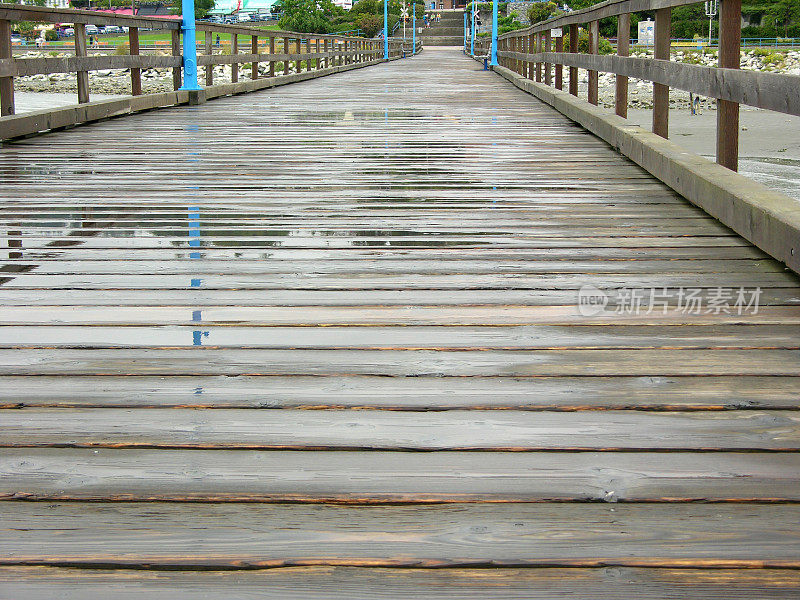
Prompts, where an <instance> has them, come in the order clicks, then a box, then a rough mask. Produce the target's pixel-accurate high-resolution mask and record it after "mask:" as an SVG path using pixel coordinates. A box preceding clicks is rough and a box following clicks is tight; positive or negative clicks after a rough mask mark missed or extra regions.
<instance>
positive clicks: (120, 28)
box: [102, 25, 122, 33]
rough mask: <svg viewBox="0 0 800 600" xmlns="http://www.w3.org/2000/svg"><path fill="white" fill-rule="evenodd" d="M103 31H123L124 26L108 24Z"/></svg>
mask: <svg viewBox="0 0 800 600" xmlns="http://www.w3.org/2000/svg"><path fill="white" fill-rule="evenodd" d="M102 33H122V27H118V26H117V25H106V26H105V27H104V28H103V31H102Z"/></svg>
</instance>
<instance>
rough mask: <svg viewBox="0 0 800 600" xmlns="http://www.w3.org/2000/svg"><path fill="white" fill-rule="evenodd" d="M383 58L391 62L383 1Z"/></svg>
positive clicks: (387, 25)
mask: <svg viewBox="0 0 800 600" xmlns="http://www.w3.org/2000/svg"><path fill="white" fill-rule="evenodd" d="M184 1H185V0H184ZM383 58H384V60H389V0H383Z"/></svg>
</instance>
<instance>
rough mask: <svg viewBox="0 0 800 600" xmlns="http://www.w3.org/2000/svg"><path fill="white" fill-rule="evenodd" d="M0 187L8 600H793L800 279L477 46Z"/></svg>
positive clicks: (59, 161)
mask: <svg viewBox="0 0 800 600" xmlns="http://www.w3.org/2000/svg"><path fill="white" fill-rule="evenodd" d="M0 172H1V173H2V179H3V182H4V185H3V187H2V190H0V207H1V208H2V214H0V232H2V235H3V237H4V238H6V239H5V240H4V243H3V244H2V245H3V246H5V248H3V250H2V259H3V260H2V266H0V271H2V273H0V303H1V304H2V307H0V332H2V338H1V339H0V405H1V406H2V411H1V412H0V419H1V421H0V422H1V423H2V426H1V427H0V445H2V448H1V449H0V475H2V476H1V477H0V498H1V499H2V500H4V502H2V504H0V511H1V514H2V517H0V518H1V519H2V524H3V525H2V528H0V590H2V591H0V597H2V598H12V597H14V598H21V597H25V598H38V597H53V595H54V593H55V592H57V595H58V597H60V598H81V599H84V598H94V597H97V598H108V597H112V596H113V597H117V598H123V599H124V598H134V597H137V598H138V597H143V595H146V596H147V597H148V598H170V599H175V598H196V597H198V596H199V595H202V594H211V595H214V594H217V595H224V596H226V597H230V598H246V597H247V598H249V597H258V598H282V599H285V598H330V597H340V596H341V597H348V598H351V599H352V598H401V597H403V598H414V599H417V598H437V599H438V598H495V597H496V598H519V599H522V598H525V599H530V598H553V597H564V598H573V597H574V598H586V597H592V598H620V597H625V598H665V597H679V598H717V597H722V596H724V597H726V598H747V599H748V600H752V599H753V598H788V597H793V596H794V597H796V595H797V594H798V593H800V571H797V570H796V569H797V568H799V567H800V552H799V550H800V531H799V530H798V527H797V524H798V519H800V506H798V504H797V502H798V501H800V455H799V454H798V452H797V450H798V448H800V426H799V425H800V411H799V410H798V399H799V398H800V386H799V385H798V383H800V379H798V376H800V352H798V346H800V281H798V278H797V277H796V276H794V275H792V274H790V273H788V272H786V271H785V270H784V269H783V268H782V266H781V265H780V264H778V263H776V262H775V261H773V260H771V259H769V258H768V257H766V256H765V255H764V254H763V253H761V252H760V251H759V250H758V249H756V248H754V247H752V246H751V245H749V244H748V243H747V242H746V241H744V240H743V239H741V238H739V237H738V236H737V235H735V234H734V233H732V232H731V231H730V230H728V229H726V228H725V227H723V226H721V225H720V224H718V223H717V222H716V221H714V220H713V219H711V218H709V217H708V216H706V215H705V214H704V213H702V212H701V211H699V210H697V209H696V208H694V207H692V206H691V205H689V204H688V203H687V202H685V201H684V200H682V199H681V198H680V197H677V196H676V195H675V194H674V193H673V192H671V191H670V190H669V189H667V188H666V187H665V186H663V185H662V184H661V183H659V182H658V181H656V180H654V179H653V178H651V177H650V176H649V175H648V174H647V173H645V172H644V171H642V170H641V169H639V168H638V167H636V166H635V165H633V164H632V163H630V162H629V161H627V160H625V159H623V158H621V157H620V156H619V155H618V154H616V153H615V152H614V151H613V150H612V149H611V148H609V147H608V146H607V145H605V144H604V143H602V142H600V141H598V140H597V139H595V138H593V137H592V136H591V135H589V134H587V133H586V132H584V131H583V130H581V129H580V128H578V127H576V126H574V125H572V124H571V123H570V122H569V121H567V120H566V119H565V118H563V117H562V116H561V115H559V114H558V113H556V112H554V111H553V110H551V109H550V108H548V107H546V106H544V105H542V104H540V103H538V102H537V101H535V100H533V99H532V98H530V97H528V96H526V95H525V94H523V93H522V92H520V91H518V90H516V89H515V88H513V87H512V86H510V85H509V84H507V83H505V82H503V81H501V80H500V79H499V78H497V77H496V76H494V75H492V74H491V73H487V72H483V71H481V70H480V65H478V64H477V63H475V62H473V61H470V60H467V59H466V58H463V57H461V56H460V55H458V54H456V53H455V52H454V51H448V50H439V51H432V50H426V52H425V53H423V55H421V56H420V57H417V58H414V59H409V60H404V61H397V62H395V63H392V64H390V65H387V66H381V67H374V68H369V69H362V70H358V71H354V72H351V73H347V74H344V75H340V76H334V77H328V78H325V79H322V80H319V81H312V82H307V83H301V84H296V85H292V86H288V87H283V88H279V89H276V90H273V91H268V92H263V93H257V94H251V95H246V96H240V97H234V98H227V99H222V100H217V101H214V102H210V103H208V104H206V105H203V106H200V107H193V108H180V109H170V110H161V111H158V112H153V113H149V114H140V115H137V116H132V117H127V118H124V119H118V120H113V121H108V122H105V123H100V124H96V125H92V126H86V127H81V128H78V129H75V130H72V131H67V132H62V133H55V134H52V135H47V136H42V137H38V138H33V139H30V140H28V141H23V142H19V143H16V144H13V145H9V146H6V147H3V148H2V149H0ZM585 285H591V286H596V287H597V288H604V289H606V288H610V289H611V290H612V292H610V295H611V298H612V300H611V303H610V304H609V305H608V306H607V307H606V310H604V311H602V312H600V313H599V314H596V315H592V316H588V315H584V314H581V311H579V309H578V298H579V289H580V288H581V287H582V286H585ZM664 288H668V290H667V293H666V295H664V293H663V291H664ZM681 288H683V290H684V292H686V291H687V290H694V289H699V290H700V291H699V292H698V293H699V297H701V298H702V299H703V301H704V302H705V303H706V304H704V305H703V309H702V310H701V311H699V312H696V313H694V312H692V311H691V310H684V309H682V307H681V305H680V303H681V302H682V300H681V298H683V296H681V294H682V293H683V292H680V291H679V290H680V289H681ZM719 288H723V289H725V290H727V289H731V290H738V289H739V288H744V289H745V290H747V291H750V290H753V289H755V288H760V290H761V295H760V297H759V309H758V312H757V314H753V312H752V310H751V311H744V312H743V314H738V312H737V311H736V310H735V308H734V307H733V306H731V307H729V308H730V309H729V310H707V308H708V307H709V306H711V305H710V304H708V303H709V302H711V301H712V298H713V297H714V296H715V295H716V296H719ZM626 290H627V291H630V290H639V291H641V292H642V293H644V294H645V296H643V304H642V305H641V306H640V310H638V311H631V310H630V307H628V308H627V309H626V304H625V296H624V294H625V293H626ZM651 290H655V292H653V293H654V294H657V295H658V294H660V296H659V297H661V296H663V297H665V298H666V301H664V302H661V304H650V300H651V298H650V296H649V294H650V293H651ZM654 297H655V296H654ZM732 303H733V300H731V304H732ZM648 308H649V309H650V310H648ZM357 409H363V410H357ZM60 567H70V568H60ZM268 567H285V568H277V569H270V568H268ZM365 567H370V568H365ZM398 567H403V568H398ZM431 567H441V568H440V569H431ZM542 567H548V568H542Z"/></svg>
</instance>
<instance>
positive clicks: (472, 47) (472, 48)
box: [469, 0, 476, 56]
mask: <svg viewBox="0 0 800 600" xmlns="http://www.w3.org/2000/svg"><path fill="white" fill-rule="evenodd" d="M475 6H476V2H475V0H472V33H471V34H470V36H469V54H470V56H475Z"/></svg>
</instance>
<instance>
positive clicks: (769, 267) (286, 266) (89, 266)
mask: <svg viewBox="0 0 800 600" xmlns="http://www.w3.org/2000/svg"><path fill="white" fill-rule="evenodd" d="M35 260H36V259H35ZM30 262H31V261H30V260H26V259H24V258H20V259H16V261H15V262H12V263H9V264H11V265H13V264H23V263H30ZM36 263H37V265H36V273H37V274H47V275H66V274H81V273H82V274H85V275H93V274H107V273H119V274H128V275H146V274H161V275H164V274H175V275H178V274H193V275H197V274H198V269H197V267H196V266H193V265H192V264H191V263H189V264H187V261H186V260H170V261H160V260H144V259H142V260H135V261H126V260H96V259H95V260H92V259H91V258H89V259H87V260H45V261H39V260H36ZM445 268H446V269H447V271H449V273H450V274H468V273H470V274H481V273H482V274H487V273H492V272H494V273H516V274H534V273H542V274H560V273H587V274H588V273H619V272H620V271H621V270H623V268H624V270H625V271H626V272H628V273H630V274H631V275H633V274H639V273H651V274H652V273H670V274H677V273H683V274H686V273H737V274H744V273H753V274H766V273H782V272H784V270H785V267H783V266H781V265H780V264H779V263H777V262H776V261H772V260H764V261H754V260H748V259H744V260H736V259H729V260H721V261H715V260H696V261H686V262H682V263H676V262H675V261H670V260H638V261H635V262H634V263H633V264H631V265H628V264H626V265H624V266H623V265H620V262H619V261H604V260H595V261H586V260H576V261H574V262H567V261H557V260H554V261H548V260H540V261H535V262H526V261H523V260H513V259H510V260H508V261H505V262H502V263H499V262H495V261H490V260H457V259H454V260H450V261H447V263H445V264H442V263H441V262H439V261H436V260H416V261H412V260H406V261H404V260H403V259H401V258H398V259H395V260H392V259H386V260H381V261H376V260H374V259H365V260H331V261H309V260H296V261H292V260H286V261H274V262H273V261H270V262H267V263H258V262H245V261H240V262H236V263H233V262H232V261H224V260H220V261H217V260H213V259H208V260H205V261H203V274H205V275H212V274H220V275H221V274H225V273H227V274H229V275H234V274H245V273H258V274H267V273H297V272H303V271H305V272H309V271H314V272H316V273H318V274H323V273H325V274H334V273H338V274H342V275H352V274H376V275H377V274H397V273H405V274H408V275H414V274H418V275H422V274H429V275H437V274H441V273H442V271H443V270H445Z"/></svg>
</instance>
